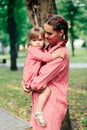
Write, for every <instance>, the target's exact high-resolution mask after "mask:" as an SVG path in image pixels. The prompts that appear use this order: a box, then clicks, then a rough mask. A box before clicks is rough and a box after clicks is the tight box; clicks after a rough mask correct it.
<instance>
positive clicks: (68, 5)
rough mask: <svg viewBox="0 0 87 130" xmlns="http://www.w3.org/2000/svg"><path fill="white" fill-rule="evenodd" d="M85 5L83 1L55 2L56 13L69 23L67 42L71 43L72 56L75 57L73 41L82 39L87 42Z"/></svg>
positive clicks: (86, 9) (62, 0)
mask: <svg viewBox="0 0 87 130" xmlns="http://www.w3.org/2000/svg"><path fill="white" fill-rule="evenodd" d="M86 4H87V2H86V1H83V0H66V1H65V0H59V1H57V0H56V6H57V13H58V14H61V15H62V16H63V17H65V18H66V19H67V20H68V23H69V41H70V43H71V49H72V56H74V55H75V53H74V51H75V47H74V40H75V39H84V40H85V41H87V39H86V35H87V31H86V30H87V22H86V21H87V6H86ZM83 34H84V35H83Z"/></svg>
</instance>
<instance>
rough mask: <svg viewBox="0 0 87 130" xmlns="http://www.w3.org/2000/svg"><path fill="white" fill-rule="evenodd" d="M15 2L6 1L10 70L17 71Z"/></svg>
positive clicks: (12, 0) (11, 0)
mask: <svg viewBox="0 0 87 130" xmlns="http://www.w3.org/2000/svg"><path fill="white" fill-rule="evenodd" d="M14 7H15V0H8V11H7V16H8V32H9V37H10V54H11V70H17V65H16V58H17V44H16V43H17V39H16V22H15V17H14V9H15V8H14Z"/></svg>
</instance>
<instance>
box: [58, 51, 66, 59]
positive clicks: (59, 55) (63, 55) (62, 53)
mask: <svg viewBox="0 0 87 130" xmlns="http://www.w3.org/2000/svg"><path fill="white" fill-rule="evenodd" d="M58 57H61V58H63V59H65V58H66V54H65V53H64V52H61V51H59V52H58Z"/></svg>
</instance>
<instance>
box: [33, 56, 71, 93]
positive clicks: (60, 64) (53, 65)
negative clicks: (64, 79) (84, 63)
mask: <svg viewBox="0 0 87 130" xmlns="http://www.w3.org/2000/svg"><path fill="white" fill-rule="evenodd" d="M67 68H69V61H68V58H66V59H64V60H63V59H62V58H58V59H55V60H53V61H51V62H48V63H47V64H46V65H44V66H43V67H42V68H41V69H40V73H39V75H38V76H37V77H34V78H33V79H32V81H31V88H32V90H35V91H38V90H43V89H44V88H45V87H46V86H47V84H48V83H49V82H50V81H51V80H53V79H54V78H55V77H56V76H57V75H58V74H60V73H61V75H60V76H63V75H64V73H62V72H63V71H65V70H67Z"/></svg>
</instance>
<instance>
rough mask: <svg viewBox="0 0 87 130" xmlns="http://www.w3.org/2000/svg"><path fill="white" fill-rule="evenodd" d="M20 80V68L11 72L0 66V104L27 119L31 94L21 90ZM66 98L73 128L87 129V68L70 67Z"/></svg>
mask: <svg viewBox="0 0 87 130" xmlns="http://www.w3.org/2000/svg"><path fill="white" fill-rule="evenodd" d="M21 80H22V68H19V70H18V71H14V72H12V71H10V69H9V68H8V67H0V106H1V107H3V108H5V109H7V110H8V111H10V112H12V113H14V114H16V115H18V116H19V117H21V118H23V119H25V120H28V119H29V117H30V111H31V107H30V105H31V94H26V93H24V92H23V90H22V86H21ZM68 99H69V100H68V101H69V107H70V116H71V121H72V123H73V126H74V127H76V128H77V129H75V130H87V69H70V78H69V92H68ZM78 128H79V129H78Z"/></svg>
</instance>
